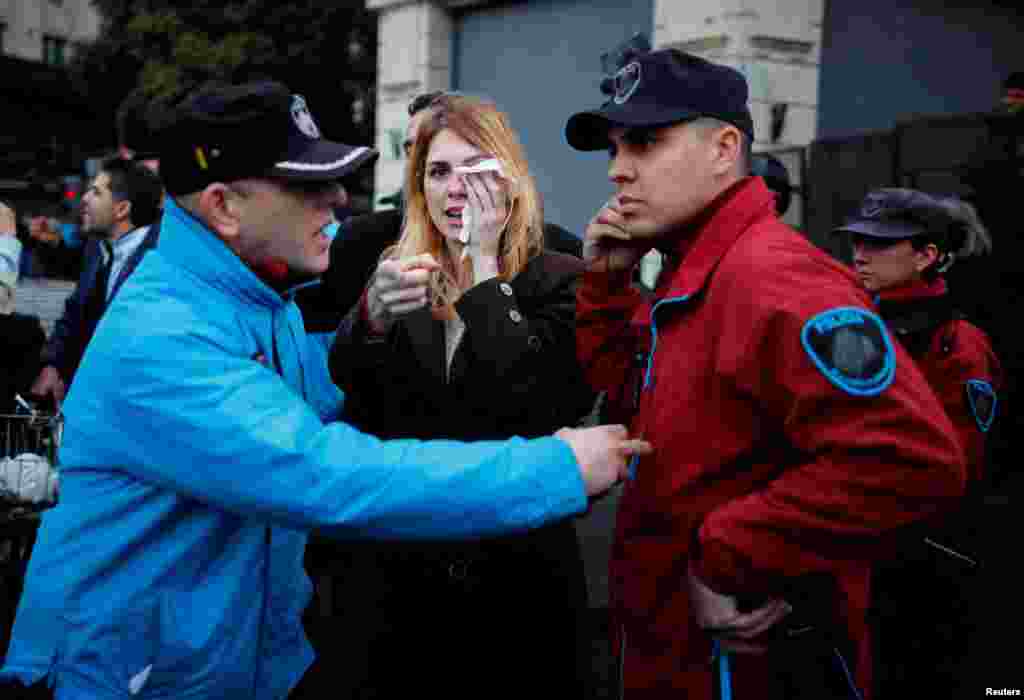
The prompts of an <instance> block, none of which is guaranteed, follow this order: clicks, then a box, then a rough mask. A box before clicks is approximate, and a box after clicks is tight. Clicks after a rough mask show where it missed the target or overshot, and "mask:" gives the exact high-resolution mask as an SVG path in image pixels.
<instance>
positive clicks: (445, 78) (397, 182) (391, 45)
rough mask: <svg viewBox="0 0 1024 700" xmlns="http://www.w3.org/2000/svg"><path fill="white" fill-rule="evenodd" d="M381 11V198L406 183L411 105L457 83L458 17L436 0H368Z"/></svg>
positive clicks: (378, 189) (378, 139) (377, 183)
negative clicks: (434, 0)
mask: <svg viewBox="0 0 1024 700" xmlns="http://www.w3.org/2000/svg"><path fill="white" fill-rule="evenodd" d="M366 6H367V7H368V8H370V9H376V10H378V11H379V20H378V32H377V41H378V47H377V56H378V59H377V60H378V63H377V119H376V125H377V127H376V128H377V136H376V145H377V148H378V149H380V152H381V157H380V159H379V160H378V161H377V166H376V168H377V169H376V173H375V186H374V192H375V196H376V198H377V200H379V199H380V198H381V197H385V196H388V195H391V194H393V193H394V192H395V191H397V190H398V189H400V188H401V185H402V172H403V167H404V162H405V161H404V158H403V156H402V150H401V144H402V140H403V138H404V135H405V127H406V124H408V121H409V117H408V114H407V112H406V107H407V105H408V103H409V101H410V100H411V99H412V98H413V97H415V96H416V95H418V94H421V93H424V92H429V91H431V90H448V89H450V87H451V42H452V18H451V15H450V13H449V11H448V10H447V9H446V8H444V7H441V6H439V5H437V4H435V3H432V2H394V1H391V0H376V1H374V0H368V2H367V4H366Z"/></svg>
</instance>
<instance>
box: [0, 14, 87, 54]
mask: <svg viewBox="0 0 1024 700" xmlns="http://www.w3.org/2000/svg"><path fill="white" fill-rule="evenodd" d="M0 22H3V23H5V24H6V25H7V31H6V32H5V33H4V53H6V54H8V55H10V56H16V57H18V58H24V59H26V60H29V61H41V60H42V59H43V37H44V36H47V35H50V36H56V37H61V38H64V39H67V41H68V45H67V47H66V49H65V59H66V60H69V59H70V58H71V57H72V56H73V55H74V51H75V44H76V43H82V42H87V41H91V40H93V39H95V38H96V37H97V36H98V34H99V30H100V16H99V13H98V12H97V11H96V8H94V7H93V6H92V3H91V2H90V0H60V2H58V3H54V2H53V1H52V0H0Z"/></svg>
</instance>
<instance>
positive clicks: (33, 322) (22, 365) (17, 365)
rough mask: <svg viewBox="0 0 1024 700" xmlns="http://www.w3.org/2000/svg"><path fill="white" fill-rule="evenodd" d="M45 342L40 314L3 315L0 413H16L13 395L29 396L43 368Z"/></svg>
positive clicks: (1, 326) (0, 349) (0, 351)
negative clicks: (42, 353)
mask: <svg viewBox="0 0 1024 700" xmlns="http://www.w3.org/2000/svg"><path fill="white" fill-rule="evenodd" d="M45 342H46V334H45V332H44V331H43V324H42V323H41V322H40V320H39V317H37V316H28V315H26V314H18V313H14V314H9V315H0V414H10V413H13V412H14V395H15V394H21V395H22V396H26V395H27V393H28V389H29V387H30V386H32V382H33V381H35V378H36V375H37V374H39V369H40V352H41V351H42V349H43V344H44V343H45Z"/></svg>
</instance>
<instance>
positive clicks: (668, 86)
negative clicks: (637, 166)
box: [565, 49, 754, 151]
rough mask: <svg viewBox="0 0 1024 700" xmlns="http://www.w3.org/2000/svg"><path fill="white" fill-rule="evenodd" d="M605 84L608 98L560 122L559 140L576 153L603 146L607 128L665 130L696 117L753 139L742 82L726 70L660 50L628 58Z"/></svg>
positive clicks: (722, 67)
mask: <svg viewBox="0 0 1024 700" xmlns="http://www.w3.org/2000/svg"><path fill="white" fill-rule="evenodd" d="M606 82H607V83H608V88H609V91H610V92H611V93H612V95H611V99H609V100H608V101H607V102H606V103H605V104H604V105H603V106H602V107H601V108H600V109H595V110H590V111H587V112H579V113H578V114H574V115H573V116H572V117H570V118H569V121H568V123H567V124H566V127H565V138H566V140H567V141H568V142H569V145H570V146H572V147H573V148H575V149H577V150H580V151H599V150H602V149H605V148H608V146H609V142H608V130H609V129H611V128H613V127H627V128H628V127H657V126H667V125H669V124H674V123H676V122H685V121H692V120H694V119H699V118H701V117H714V118H715V119H720V120H722V121H724V122H728V123H730V124H732V125H734V126H735V127H736V128H738V129H739V130H740V131H742V132H743V133H744V134H746V135H747V137H748V138H749V139H751V140H753V139H754V120H753V118H752V117H751V116H750V108H749V107H748V105H747V99H748V97H749V93H748V89H747V80H746V78H744V77H743V74H742V73H740V72H739V71H737V70H736V69H734V68H730V67H729V66H724V65H719V64H717V63H711V62H710V61H707V60H705V59H703V58H700V57H698V56H693V55H691V54H688V53H684V52H682V51H679V50H678V49H661V50H659V51H652V52H649V53H641V54H638V55H633V56H632V60H630V61H629V63H627V64H626V65H624V66H622V67H621V68H620V69H619V70H618V71H617V72H616V73H615V74H614V75H613V76H611V78H610V80H608V81H606Z"/></svg>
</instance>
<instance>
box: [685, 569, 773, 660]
mask: <svg viewBox="0 0 1024 700" xmlns="http://www.w3.org/2000/svg"><path fill="white" fill-rule="evenodd" d="M689 582H690V603H691V604H692V606H693V612H694V615H695V616H696V618H697V624H698V625H699V626H700V627H701V628H702V629H704V630H705V631H706V632H708V633H709V634H710V635H711V636H713V637H715V638H716V639H718V640H719V642H720V643H721V645H722V647H723V648H725V649H728V650H729V651H735V652H739V653H742V654H762V653H764V652H765V651H767V649H768V647H767V645H766V644H765V642H764V640H758V638H759V637H761V635H763V634H764V633H765V632H767V631H768V630H770V629H771V628H772V627H774V626H775V625H776V624H777V623H778V622H779V621H780V620H782V619H783V618H784V617H786V615H789V613H791V612H793V607H792V606H791V605H790V604H789V603H787V602H786V601H784V600H778V599H772V600H769V601H768V602H767V603H765V604H764V605H762V606H761V607H759V608H757V609H756V610H752V611H750V612H745V613H741V612H740V610H739V606H738V605H737V603H736V599H735V598H733V597H732V596H727V595H722V594H721V593H716V592H715V591H713V590H711V589H710V588H708V586H707V585H705V583H704V582H703V581H701V580H700V578H698V576H697V574H695V573H694V571H693V565H692V564H691V566H690V571H689Z"/></svg>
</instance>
